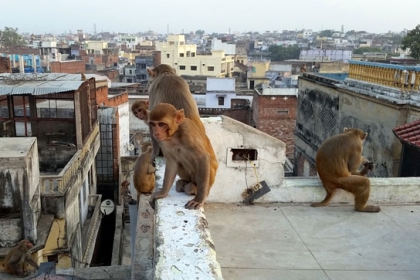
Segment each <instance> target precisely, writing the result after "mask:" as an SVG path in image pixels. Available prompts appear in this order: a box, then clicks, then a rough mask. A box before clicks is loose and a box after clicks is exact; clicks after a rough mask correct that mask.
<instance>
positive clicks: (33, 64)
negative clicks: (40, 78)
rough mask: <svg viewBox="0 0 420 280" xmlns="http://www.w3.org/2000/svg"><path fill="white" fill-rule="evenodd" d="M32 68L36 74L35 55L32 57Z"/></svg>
mask: <svg viewBox="0 0 420 280" xmlns="http://www.w3.org/2000/svg"><path fill="white" fill-rule="evenodd" d="M32 67H33V68H34V73H36V59H35V55H32Z"/></svg>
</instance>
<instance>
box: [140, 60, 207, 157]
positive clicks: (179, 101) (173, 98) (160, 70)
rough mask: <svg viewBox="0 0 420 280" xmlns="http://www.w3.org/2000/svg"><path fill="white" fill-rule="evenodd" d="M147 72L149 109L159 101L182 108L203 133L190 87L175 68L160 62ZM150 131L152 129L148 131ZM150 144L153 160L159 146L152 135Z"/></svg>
mask: <svg viewBox="0 0 420 280" xmlns="http://www.w3.org/2000/svg"><path fill="white" fill-rule="evenodd" d="M147 72H148V74H149V77H150V79H151V83H150V86H149V104H148V108H149V111H152V110H153V108H154V107H155V106H156V105H158V104H159V103H169V104H172V105H173V106H174V107H175V108H176V109H177V110H180V109H184V114H185V117H187V118H189V119H191V120H192V121H193V122H194V123H195V124H196V125H197V126H198V127H199V129H200V130H201V131H202V132H203V133H205V128H204V125H203V122H202V121H201V120H200V114H199V112H198V108H197V103H196V102H195V100H194V98H193V96H192V94H191V92H190V87H189V86H188V84H187V82H185V80H184V79H183V78H181V77H180V76H178V75H177V74H176V72H175V69H174V68H172V67H171V66H169V65H167V64H160V65H158V66H156V67H154V68H147ZM133 105H134V104H133ZM132 107H133V106H132ZM146 122H147V120H146ZM151 133H152V131H150V134H151ZM152 145H153V155H152V160H153V159H154V158H155V157H156V156H157V155H159V153H160V149H159V146H158V145H157V142H156V140H155V139H153V137H152Z"/></svg>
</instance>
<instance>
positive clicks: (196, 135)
mask: <svg viewBox="0 0 420 280" xmlns="http://www.w3.org/2000/svg"><path fill="white" fill-rule="evenodd" d="M149 126H150V129H151V131H152V135H153V138H154V139H156V140H157V142H158V143H159V146H160V148H161V149H162V151H163V154H164V155H165V159H166V169H165V175H164V179H163V186H162V190H160V191H157V192H154V193H153V194H152V197H151V199H150V202H151V205H152V206H154V201H155V200H156V199H159V198H164V197H166V196H167V195H168V193H169V190H170V189H171V186H172V184H173V182H174V180H175V177H176V175H178V176H179V177H180V180H179V181H178V182H177V184H176V190H177V191H185V192H186V193H187V194H190V195H195V197H194V199H192V200H190V201H189V202H188V203H187V204H186V205H185V207H186V208H187V209H198V208H199V207H201V206H203V204H204V201H205V199H206V198H207V196H208V194H209V191H210V188H211V186H212V185H213V183H214V179H215V176H216V170H217V166H218V163H217V159H216V157H215V155H214V151H213V147H212V146H211V144H210V141H209V139H208V137H207V135H206V134H205V133H203V131H202V129H201V128H200V127H199V126H198V125H197V124H196V123H195V122H194V121H192V120H191V119H189V118H186V117H185V115H184V110H183V109H181V110H177V109H176V108H175V107H174V106H173V105H171V104H167V103H160V104H158V105H156V106H155V107H154V108H153V110H152V111H151V112H150V114H149Z"/></svg>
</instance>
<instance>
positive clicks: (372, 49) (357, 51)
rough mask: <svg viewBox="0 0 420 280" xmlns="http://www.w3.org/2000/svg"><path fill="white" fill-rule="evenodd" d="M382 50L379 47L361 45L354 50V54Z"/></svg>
mask: <svg viewBox="0 0 420 280" xmlns="http://www.w3.org/2000/svg"><path fill="white" fill-rule="evenodd" d="M381 51H382V50H381V49H380V48H377V47H360V48H357V49H355V50H353V54H363V53H365V52H381Z"/></svg>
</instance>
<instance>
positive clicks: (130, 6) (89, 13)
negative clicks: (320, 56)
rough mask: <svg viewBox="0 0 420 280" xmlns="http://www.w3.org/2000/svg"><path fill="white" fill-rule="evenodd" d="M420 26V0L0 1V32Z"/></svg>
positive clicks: (371, 29)
mask: <svg viewBox="0 0 420 280" xmlns="http://www.w3.org/2000/svg"><path fill="white" fill-rule="evenodd" d="M418 24H420V1H419V0H398V1H393V0H387V1H385V0H341V1H340V0H253V1H251V0H208V1H203V0H142V1H140V0H117V1H115V0H71V1H70V0H69V1H64V0H36V1H35V0H17V1H11V0H1V1H0V29H4V27H5V26H7V27H13V28H18V29H19V30H18V31H19V32H22V33H23V32H30V33H35V34H43V33H50V32H52V33H63V32H69V31H70V30H71V31H72V32H73V33H76V30H77V29H83V31H85V32H87V33H93V32H94V25H96V31H97V32H101V31H110V32H126V33H135V32H138V31H141V32H142V31H147V30H153V31H156V32H158V33H166V32H167V30H168V26H169V32H170V33H181V32H190V31H194V32H195V31H196V30H198V29H203V30H205V31H206V32H207V33H212V32H229V30H230V31H231V32H232V33H233V32H236V31H239V32H244V31H258V32H264V31H266V30H269V31H273V30H278V31H282V30H296V29H303V28H306V29H312V30H313V31H321V30H324V29H334V30H340V29H341V26H342V25H343V26H344V31H348V30H353V29H354V30H357V31H359V30H365V31H368V32H375V33H382V32H387V31H388V30H391V31H402V30H403V29H405V28H406V29H409V30H411V29H414V28H415V27H416V26H417V25H418Z"/></svg>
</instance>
